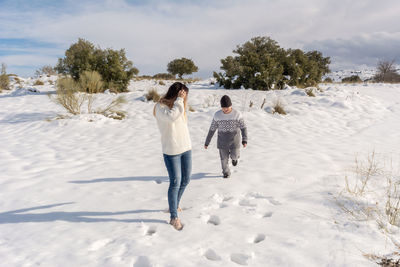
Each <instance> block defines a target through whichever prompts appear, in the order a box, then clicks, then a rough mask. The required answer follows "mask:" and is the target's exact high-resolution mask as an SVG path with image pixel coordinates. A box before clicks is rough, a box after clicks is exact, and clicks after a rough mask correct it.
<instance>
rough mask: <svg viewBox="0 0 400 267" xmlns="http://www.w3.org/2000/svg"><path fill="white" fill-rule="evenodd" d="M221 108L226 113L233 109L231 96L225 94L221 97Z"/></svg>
mask: <svg viewBox="0 0 400 267" xmlns="http://www.w3.org/2000/svg"><path fill="white" fill-rule="evenodd" d="M221 109H222V112H224V113H225V114H227V113H230V112H231V111H232V101H231V99H230V98H229V96H227V95H224V96H223V97H221Z"/></svg>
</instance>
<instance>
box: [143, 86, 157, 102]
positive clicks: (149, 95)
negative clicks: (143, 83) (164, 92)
mask: <svg viewBox="0 0 400 267" xmlns="http://www.w3.org/2000/svg"><path fill="white" fill-rule="evenodd" d="M145 97H146V100H147V101H150V100H153V102H158V100H160V98H161V96H160V95H159V94H158V92H157V89H155V88H152V89H150V90H149V91H148V92H147V94H146V95H145Z"/></svg>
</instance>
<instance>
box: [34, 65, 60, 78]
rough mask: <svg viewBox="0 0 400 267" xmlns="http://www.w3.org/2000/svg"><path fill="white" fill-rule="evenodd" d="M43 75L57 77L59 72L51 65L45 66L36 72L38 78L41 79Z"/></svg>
mask: <svg viewBox="0 0 400 267" xmlns="http://www.w3.org/2000/svg"><path fill="white" fill-rule="evenodd" d="M41 75H47V76H51V75H57V71H56V69H55V67H52V66H50V65H45V66H43V67H41V68H40V69H38V70H36V71H35V76H36V77H39V76H41Z"/></svg>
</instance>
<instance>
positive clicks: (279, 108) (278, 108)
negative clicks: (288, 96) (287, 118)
mask: <svg viewBox="0 0 400 267" xmlns="http://www.w3.org/2000/svg"><path fill="white" fill-rule="evenodd" d="M273 109H274V112H273V114H275V113H278V114H281V115H286V111H285V109H284V106H283V103H282V101H281V100H280V99H277V100H276V101H275V102H274V104H273Z"/></svg>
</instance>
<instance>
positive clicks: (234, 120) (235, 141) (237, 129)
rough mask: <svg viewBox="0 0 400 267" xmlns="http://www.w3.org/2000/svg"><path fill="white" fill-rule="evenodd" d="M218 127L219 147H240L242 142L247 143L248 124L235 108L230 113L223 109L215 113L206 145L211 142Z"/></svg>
mask: <svg viewBox="0 0 400 267" xmlns="http://www.w3.org/2000/svg"><path fill="white" fill-rule="evenodd" d="M217 129H218V140H217V148H219V149H227V148H240V144H241V143H247V128H246V124H245V123H244V120H243V117H242V114H241V113H240V112H239V111H237V110H235V109H232V111H231V112H230V113H229V114H225V113H223V112H222V110H219V111H217V112H216V113H215V114H214V118H213V120H212V123H211V126H210V130H209V131H208V135H207V138H206V142H205V145H206V146H208V145H209V144H210V141H211V138H212V137H213V135H214V133H215V131H216V130H217ZM240 133H241V134H240Z"/></svg>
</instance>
